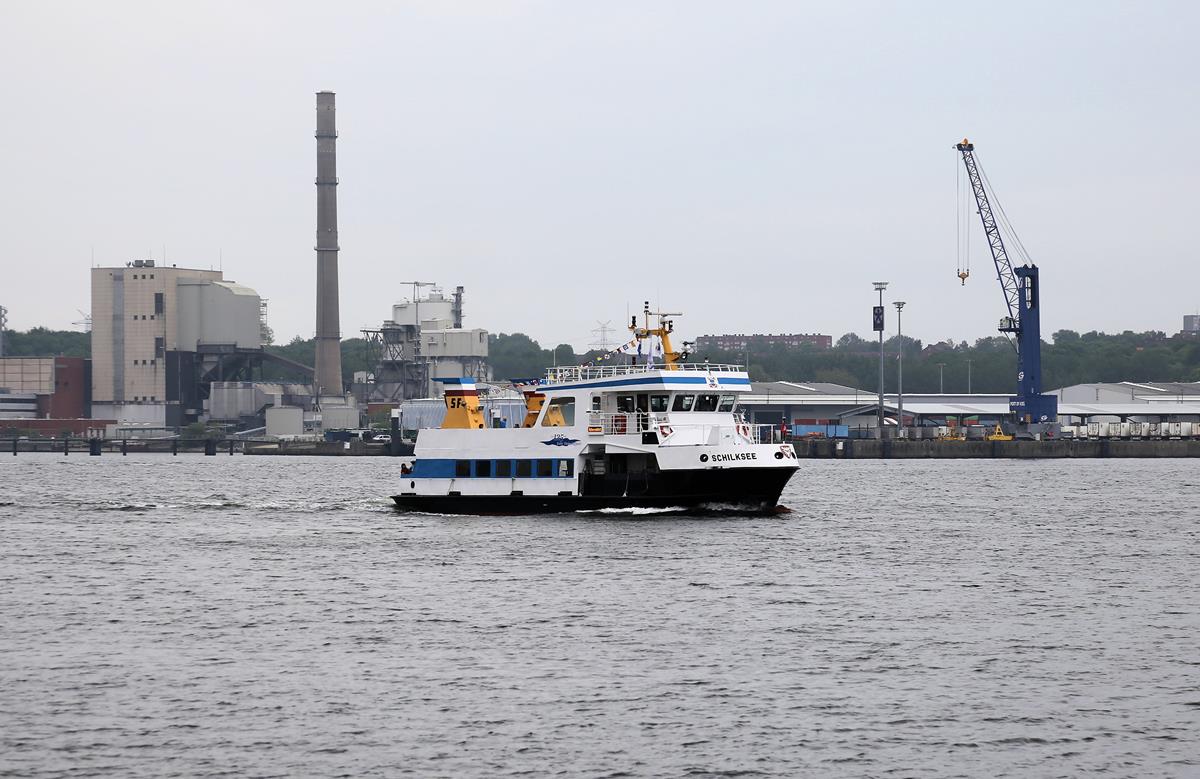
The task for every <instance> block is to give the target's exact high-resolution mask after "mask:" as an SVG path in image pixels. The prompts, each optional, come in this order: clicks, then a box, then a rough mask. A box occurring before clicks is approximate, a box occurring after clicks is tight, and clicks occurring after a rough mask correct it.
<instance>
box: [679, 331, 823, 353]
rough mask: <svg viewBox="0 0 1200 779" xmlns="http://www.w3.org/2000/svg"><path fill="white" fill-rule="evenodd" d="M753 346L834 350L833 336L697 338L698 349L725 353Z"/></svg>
mask: <svg viewBox="0 0 1200 779" xmlns="http://www.w3.org/2000/svg"><path fill="white" fill-rule="evenodd" d="M751 346H786V347H788V348H791V349H795V348H797V347H800V346H813V347H816V348H817V349H832V348H833V336H829V335H822V334H820V333H781V334H779V335H770V334H768V335H763V334H761V333H755V334H753V335H741V334H725V335H702V336H699V337H697V338H696V349H697V350H701V349H714V350H717V351H723V352H740V351H744V350H745V349H746V348H747V347H751Z"/></svg>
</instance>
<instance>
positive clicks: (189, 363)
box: [91, 260, 275, 428]
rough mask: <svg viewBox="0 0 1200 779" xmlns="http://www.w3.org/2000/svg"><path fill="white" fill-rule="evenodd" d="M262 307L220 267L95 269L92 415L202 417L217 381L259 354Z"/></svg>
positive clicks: (166, 419)
mask: <svg viewBox="0 0 1200 779" xmlns="http://www.w3.org/2000/svg"><path fill="white" fill-rule="evenodd" d="M263 311H264V310H263V306H262V301H261V299H260V298H259V296H258V293H256V292H255V291H254V290H253V289H250V288H249V287H246V286H243V285H241V284H237V283H235V282H233V281H228V280H226V279H225V277H224V273H223V272H222V271H219V270H202V269H198V268H180V267H176V266H174V265H172V266H169V267H167V266H162V265H158V264H156V263H155V261H154V260H135V261H133V262H130V263H128V264H127V265H126V266H125V267H118V268H92V371H91V405H92V413H93V415H95V416H97V417H100V418H105V419H115V420H117V421H118V423H119V424H121V425H125V426H131V425H140V426H145V427H149V428H174V427H181V426H183V425H187V424H189V423H190V422H195V421H197V420H199V419H201V418H202V417H205V416H206V413H207V412H206V404H207V401H208V400H209V395H210V391H211V385H212V383H213V382H215V381H226V380H231V379H243V380H249V379H250V378H252V376H253V371H254V369H255V368H258V367H260V366H261V365H262V363H263V361H264V360H268V359H275V358H274V357H273V356H272V355H269V354H268V353H266V352H265V351H264V350H263V348H262V347H263V338H262V337H263V329H264V321H263Z"/></svg>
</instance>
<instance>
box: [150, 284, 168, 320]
mask: <svg viewBox="0 0 1200 779" xmlns="http://www.w3.org/2000/svg"><path fill="white" fill-rule="evenodd" d="M150 278H154V277H153V276H151V277H150ZM166 310H167V303H166V298H165V297H164V295H163V293H161V292H155V293H154V313H156V314H162V313H164V312H165V311H166Z"/></svg>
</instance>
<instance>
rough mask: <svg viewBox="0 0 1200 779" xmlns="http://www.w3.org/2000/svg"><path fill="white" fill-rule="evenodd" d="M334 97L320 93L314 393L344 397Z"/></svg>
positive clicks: (318, 94) (326, 93)
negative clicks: (339, 310) (339, 301)
mask: <svg viewBox="0 0 1200 779" xmlns="http://www.w3.org/2000/svg"><path fill="white" fill-rule="evenodd" d="M334 110H335V109H334V95H333V93H332V92H318V93H317V360H316V365H315V366H314V367H315V369H316V370H315V376H314V381H315V387H314V388H313V389H314V394H316V395H317V396H322V395H324V396H333V395H341V394H342V334H341V320H340V318H339V315H338V233H337V183H338V181H337V124H336V123H335V121H334Z"/></svg>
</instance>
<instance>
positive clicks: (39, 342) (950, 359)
mask: <svg viewBox="0 0 1200 779" xmlns="http://www.w3.org/2000/svg"><path fill="white" fill-rule="evenodd" d="M315 344H316V341H315V339H311V338H310V339H301V338H293V339H292V340H291V341H290V342H289V343H286V344H274V345H270V346H267V347H266V349H267V350H268V351H270V352H273V353H275V354H279V355H282V356H284V357H287V358H288V359H291V360H294V361H296V362H298V363H301V364H303V365H312V364H313V360H314V356H315V352H316V346H315ZM4 346H5V348H4V352H5V354H6V355H9V356H48V355H65V356H73V357H90V356H91V337H90V335H89V334H88V333H82V332H77V331H72V330H50V329H48V328H44V327H35V328H33V329H31V330H29V331H26V332H21V331H11V330H8V331H5V333H4ZM488 348H489V354H490V357H489V362H490V364H491V366H492V373H493V375H494V376H495V377H496V378H497V379H499V380H513V379H525V378H534V377H538V376H541V375H543V374H544V373H545V371H546V369H547V368H548V367H551V366H553V365H577V364H579V363H582V362H587V361H589V360H593V359H595V358H596V357H597V356H598V355H599V354H600V353H599V352H597V351H590V352H583V353H576V351H575V349H574V348H573V347H571V346H570V345H569V344H559V345H558V346H556V347H553V348H550V349H547V348H543V347H542V346H541V345H540V344H539V343H538V342H537V341H535V340H534V339H532V338H530V337H529V336H528V335H525V334H524V333H499V334H495V335H491V336H489V344H488ZM901 351H903V355H904V359H903V368H904V390H905V392H926V393H932V392H938V391H939V390H942V389H944V391H945V392H948V393H962V392H967V391H968V389H969V390H970V391H972V392H987V393H1006V392H1012V391H1013V389H1014V387H1015V386H1016V353H1015V351H1014V350H1013V348H1012V346H1011V345H1010V344H1009V342H1008V340H1007V339H1005V338H1003V337H1000V336H994V337H990V338H980V339H979V340H977V341H975V343H974V344H968V343H967V342H966V341H962V342H959V343H953V342H941V343H935V344H930V345H928V346H926V345H924V344H922V342H921V341H920V340H919V339H914V338H909V337H907V336H906V337H904V338H903V340H901V339H900V338H897V337H892V338H890V339H888V340H887V341H885V342H884V388H885V390H886V391H888V392H895V390H896V384H897V379H898V371H897V368H898V364H897V363H898V361H899V360H898V357H899V355H900V353H901ZM370 358H371V355H370V352H369V350H368V346H367V342H366V341H365V340H364V339H362V338H348V339H346V340H344V341H342V375H343V379H344V380H345V381H346V382H349V381H350V380H351V378H352V377H353V375H354V373H356V372H359V371H370V370H372V368H373V366H372V365H371V364H370ZM690 359H691V360H692V361H695V362H700V361H703V360H705V359H708V360H709V361H710V362H714V363H737V364H740V365H748V366H749V370H750V376H751V378H753V379H755V380H757V381H799V382H803V381H814V382H829V383H833V384H842V385H845V386H848V387H857V388H859V389H864V390H871V391H874V390H875V389H876V388H877V387H878V383H879V343H878V342H877V341H870V340H868V339H864V338H862V337H860V336H858V335H856V334H855V333H847V334H845V335H843V336H842V337H841V338H839V339H838V340H837V342H836V343H835V344H834V346H833V348H832V349H817V348H815V347H812V346H810V345H805V346H800V347H786V346H782V345H769V344H766V343H758V344H755V343H751V344H750V346H749V347H748V348H747V349H745V350H742V351H736V352H724V351H718V350H712V349H708V350H703V351H700V352H697V353H695V354H693V355H692V356H691V358H690ZM1042 362H1043V368H1044V373H1045V380H1044V386H1045V387H1046V388H1047V389H1055V388H1057V387H1062V386H1069V385H1072V384H1083V383H1088V382H1115V381H1139V382H1144V381H1187V382H1190V381H1200V339H1198V338H1190V337H1186V336H1182V335H1175V336H1168V335H1166V334H1165V333H1162V332H1156V331H1150V332H1145V333H1134V332H1129V331H1126V332H1124V333H1119V334H1111V335H1110V334H1106V333H1100V332H1090V333H1082V334H1080V333H1077V332H1075V331H1073V330H1059V331H1058V332H1056V333H1054V335H1053V336H1052V341H1051V342H1050V343H1044V344H1043V346H1042ZM262 376H263V378H264V379H267V380H277V381H284V380H295V381H302V380H304V379H305V377H304V376H303V375H298V374H296V373H295V372H294V371H292V370H290V369H288V368H285V367H282V366H277V365H274V364H270V363H268V364H266V365H264V367H263V373H262ZM968 382H969V385H968Z"/></svg>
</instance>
